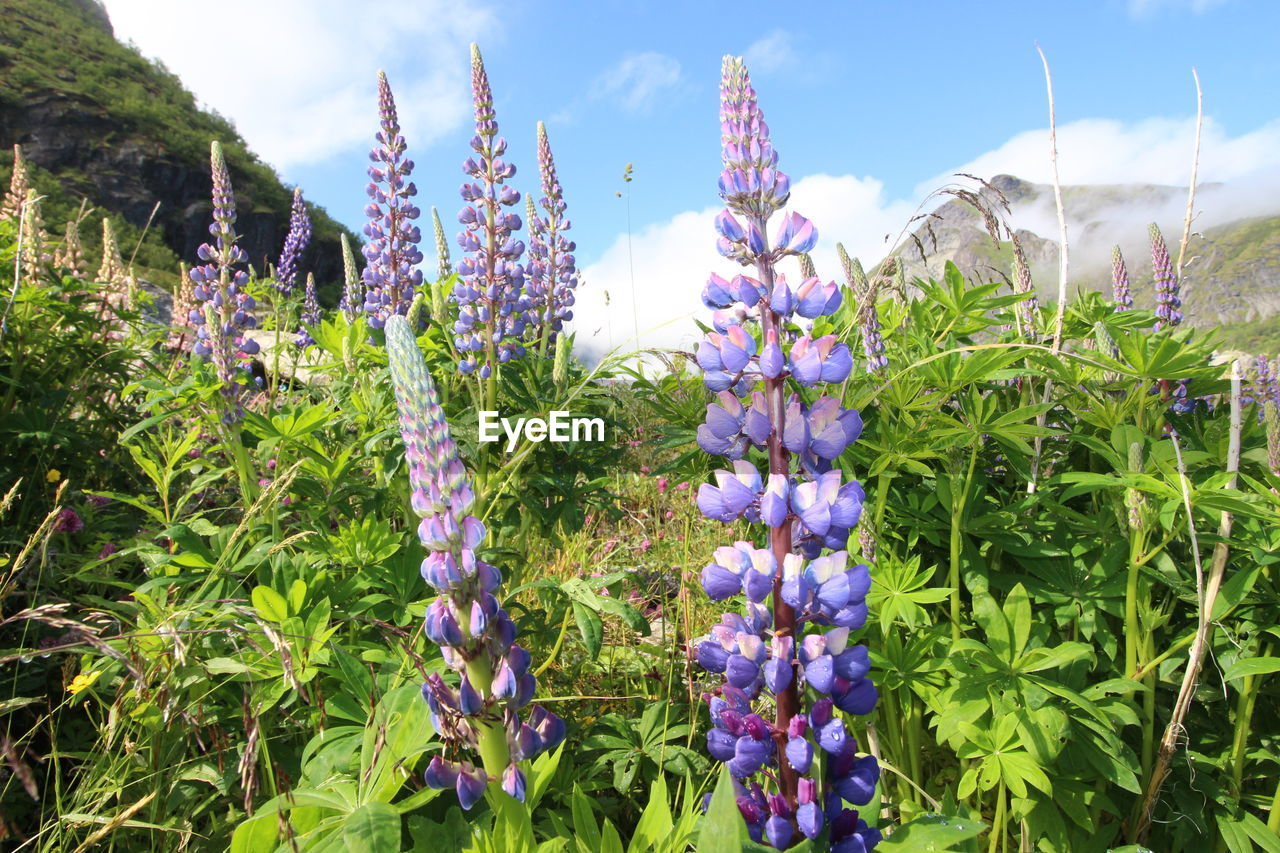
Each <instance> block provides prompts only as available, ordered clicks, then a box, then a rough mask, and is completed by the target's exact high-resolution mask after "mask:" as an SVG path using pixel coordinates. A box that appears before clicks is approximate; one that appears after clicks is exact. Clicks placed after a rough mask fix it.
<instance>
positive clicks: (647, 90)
mask: <svg viewBox="0 0 1280 853" xmlns="http://www.w3.org/2000/svg"><path fill="white" fill-rule="evenodd" d="M679 82H680V63H679V61H677V60H676V59H674V58H672V57H670V56H667V55H666V54H662V53H654V52H653V51H648V52H646V53H636V54H632V55H630V56H624V57H623V58H622V59H620V60H618V62H617V63H616V64H615V65H613V66H612V67H611V68H609V70H607V71H606V72H605V73H603V74H601V75H600V76H599V77H597V78H596V80H595V82H594V83H593V84H592V87H591V92H590V95H589V96H590V97H591V98H592V99H593V100H612V101H615V102H616V103H618V104H619V105H620V106H621V107H622V108H623V109H624V110H626V111H628V112H634V113H643V112H646V111H647V110H649V109H650V108H651V107H652V106H653V104H654V103H655V102H656V101H657V99H658V97H659V96H660V95H661V94H662V93H663V92H664V91H666V90H668V89H670V88H672V87H674V86H675V85H677V84H678V83H679Z"/></svg>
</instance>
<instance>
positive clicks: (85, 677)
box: [67, 670, 102, 696]
mask: <svg viewBox="0 0 1280 853" xmlns="http://www.w3.org/2000/svg"><path fill="white" fill-rule="evenodd" d="M99 675H102V673H101V672H99V671H97V670H94V671H92V672H82V673H80V674H79V675H77V676H76V677H75V678H74V679H73V680H72V682H71V686H70V687H68V688H67V692H68V693H70V694H71V695H72V696H74V695H76V694H77V693H79V692H80V691H81V690H84V689H85V688H86V687H88V686H89V685H90V684H93V682H95V681H97V680H98V676H99Z"/></svg>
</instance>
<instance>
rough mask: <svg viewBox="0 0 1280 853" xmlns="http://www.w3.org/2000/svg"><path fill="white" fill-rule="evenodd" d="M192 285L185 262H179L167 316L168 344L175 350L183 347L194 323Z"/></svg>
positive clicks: (194, 307)
mask: <svg viewBox="0 0 1280 853" xmlns="http://www.w3.org/2000/svg"><path fill="white" fill-rule="evenodd" d="M194 287H195V285H193V284H192V282H191V275H190V273H189V272H188V270H187V266H186V264H183V263H179V264H178V283H177V284H176V285H174V288H173V309H172V311H171V312H170V316H169V339H168V345H169V348H170V349H172V350H175V351H178V350H181V349H183V348H184V347H185V346H186V344H187V338H188V337H189V336H190V335H191V334H192V329H193V327H194V323H193V322H192V319H191V314H192V312H193V311H196V310H197V306H196V297H195V293H194V292H193V288H194Z"/></svg>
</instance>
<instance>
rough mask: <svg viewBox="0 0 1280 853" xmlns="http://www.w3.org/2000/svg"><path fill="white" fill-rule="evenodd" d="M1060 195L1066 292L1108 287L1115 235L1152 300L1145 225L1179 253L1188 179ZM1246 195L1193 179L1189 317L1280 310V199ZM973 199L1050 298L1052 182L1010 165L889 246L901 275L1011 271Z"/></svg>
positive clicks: (1147, 302)
mask: <svg viewBox="0 0 1280 853" xmlns="http://www.w3.org/2000/svg"><path fill="white" fill-rule="evenodd" d="M1062 196H1063V207H1064V209H1065V210H1066V213H1067V226H1068V240H1069V246H1070V249H1071V253H1070V270H1069V282H1068V286H1069V288H1070V289H1071V292H1074V291H1075V290H1076V289H1077V288H1088V289H1093V290H1101V291H1104V292H1107V293H1109V292H1110V289H1111V254H1110V253H1111V247H1112V245H1119V246H1120V247H1121V251H1122V252H1123V254H1124V256H1125V259H1126V264H1127V266H1128V268H1129V274H1130V281H1131V286H1132V290H1133V294H1134V299H1135V302H1136V303H1137V304H1138V305H1140V306H1146V307H1150V306H1151V305H1152V304H1153V303H1154V292H1153V287H1152V285H1151V284H1150V282H1151V252H1150V245H1149V241H1148V238H1147V225H1148V223H1151V222H1155V223H1157V224H1158V225H1159V226H1160V228H1161V230H1162V232H1163V233H1164V237H1165V240H1166V242H1167V243H1168V245H1169V247H1170V250H1171V251H1172V252H1174V253H1175V255H1176V253H1177V251H1178V243H1179V240H1180V239H1181V234H1182V228H1183V216H1184V213H1185V209H1186V203H1187V190H1186V188H1185V187H1171V186H1156V185H1151V184H1123V185H1091V186H1084V185H1082V186H1065V187H1063V188H1062ZM1243 198H1244V196H1243V195H1242V194H1241V193H1239V192H1237V191H1236V189H1235V188H1232V187H1228V186H1225V185H1221V184H1202V185H1201V186H1200V187H1199V188H1198V189H1197V198H1196V210H1197V211H1198V215H1197V219H1196V221H1195V223H1194V225H1193V236H1192V238H1191V240H1190V241H1189V243H1188V249H1187V262H1186V264H1185V267H1184V270H1185V273H1184V282H1183V287H1184V294H1183V310H1184V312H1185V313H1186V316H1187V319H1188V321H1189V322H1191V323H1194V324H1196V325H1201V326H1207V325H1219V324H1232V323H1240V322H1245V321H1257V320H1263V319H1265V318H1268V317H1270V316H1271V315H1273V314H1278V313H1280V200H1277V201H1275V202H1267V201H1265V200H1263V201H1252V200H1242V199H1243ZM975 200H976V201H978V202H979V204H980V205H981V206H984V207H986V208H987V209H988V210H989V211H991V212H993V213H995V214H996V215H997V216H998V217H999V218H1000V220H1001V221H1002V224H1003V225H1005V226H1007V227H1008V228H1011V229H1012V230H1013V231H1014V233H1015V234H1017V237H1018V239H1019V241H1020V242H1021V243H1022V246H1023V250H1024V251H1025V252H1026V255H1027V258H1028V260H1029V262H1030V266H1031V270H1032V276H1033V280H1034V281H1035V284H1036V289H1037V290H1038V292H1039V293H1040V295H1041V296H1042V298H1049V299H1056V297H1057V290H1058V221H1057V212H1056V207H1055V205H1054V199H1053V188H1052V187H1051V186H1049V185H1047V184H1036V183H1031V182H1029V181H1024V180H1021V179H1020V178H1016V177H1013V176H1010V175H997V176H996V177H994V178H992V179H991V180H990V181H989V182H988V183H987V185H986V186H984V187H982V188H980V189H979V190H978V191H977V192H976V194H975V197H974V198H970V199H961V198H951V199H949V200H948V201H947V202H946V203H944V204H943V205H941V206H940V207H938V208H937V209H936V210H935V211H934V212H933V213H932V214H931V215H929V216H927V217H925V218H924V219H922V220H921V221H920V223H919V225H917V227H916V228H915V230H914V234H913V236H912V237H911V238H909V239H908V240H906V241H905V242H904V243H903V244H902V245H901V246H900V247H899V249H898V251H897V252H896V253H895V254H896V255H897V256H898V257H900V258H901V259H902V260H903V261H904V262H905V264H906V269H907V275H908V278H913V277H916V276H920V277H923V278H938V279H940V278H941V277H942V270H943V267H944V266H945V264H946V262H947V261H954V262H955V264H956V265H957V266H958V267H960V269H961V270H962V271H964V272H965V273H966V274H967V275H969V276H970V277H972V278H975V279H979V280H984V281H995V280H1003V279H1008V278H1009V277H1010V276H1011V272H1010V269H1011V266H1012V263H1013V246H1012V243H1011V241H1009V240H1008V239H1007V234H1006V233H1005V232H1004V231H1003V230H1002V231H1001V234H1002V236H1005V237H1006V239H1003V240H1001V241H999V242H996V241H993V240H992V238H991V236H990V234H989V232H988V228H987V224H986V222H985V221H984V217H983V215H982V213H981V212H980V211H979V210H978V207H976V206H975V205H974V204H973V203H972V202H973V201H975ZM1006 205H1007V210H1006V209H1005V208H1006ZM1272 205H1274V206H1272ZM1268 207H1271V209H1270V210H1268Z"/></svg>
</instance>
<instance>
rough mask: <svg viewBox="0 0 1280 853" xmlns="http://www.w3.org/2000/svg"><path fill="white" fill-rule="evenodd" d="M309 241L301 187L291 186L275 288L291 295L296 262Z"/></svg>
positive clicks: (308, 228) (307, 220)
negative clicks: (289, 204) (286, 228)
mask: <svg viewBox="0 0 1280 853" xmlns="http://www.w3.org/2000/svg"><path fill="white" fill-rule="evenodd" d="M310 242H311V217H310V216H309V215H308V214H307V205H306V204H305V203H304V202H303V201H302V187H294V188H293V208H292V210H291V211H290V213H289V233H288V234H287V235H286V236H285V238H284V248H283V249H282V250H281V252H280V262H279V263H278V264H276V289H277V290H279V291H280V292H281V293H283V294H284V295H285V296H291V295H292V294H293V289H294V287H295V286H297V283H298V262H299V261H300V260H302V253H303V252H304V251H306V248H307V244H309V243H310Z"/></svg>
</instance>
